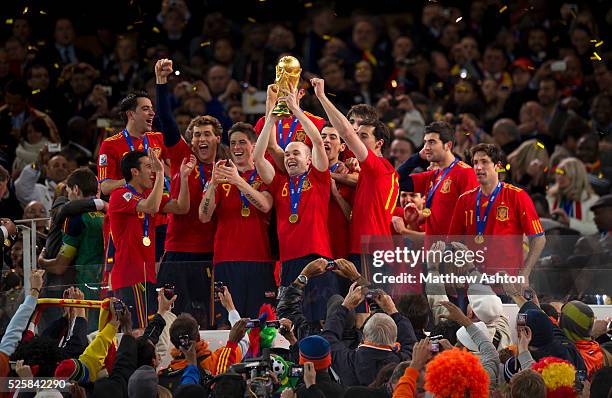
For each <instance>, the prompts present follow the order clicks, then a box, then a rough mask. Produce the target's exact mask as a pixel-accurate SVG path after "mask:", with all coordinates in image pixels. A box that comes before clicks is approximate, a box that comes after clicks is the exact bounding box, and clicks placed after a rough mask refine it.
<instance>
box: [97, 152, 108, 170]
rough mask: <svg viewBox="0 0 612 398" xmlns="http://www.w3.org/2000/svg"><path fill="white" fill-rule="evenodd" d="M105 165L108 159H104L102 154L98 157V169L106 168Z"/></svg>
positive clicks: (104, 156) (104, 155)
mask: <svg viewBox="0 0 612 398" xmlns="http://www.w3.org/2000/svg"><path fill="white" fill-rule="evenodd" d="M107 163H108V158H107V157H106V154H105V153H103V154H102V155H100V160H98V166H100V167H102V166H106V164H107Z"/></svg>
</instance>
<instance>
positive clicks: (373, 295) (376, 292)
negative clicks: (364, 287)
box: [365, 289, 385, 313]
mask: <svg viewBox="0 0 612 398" xmlns="http://www.w3.org/2000/svg"><path fill="white" fill-rule="evenodd" d="M383 294H385V292H384V291H382V290H380V289H373V290H370V291H369V292H367V293H366V296H365V299H366V303H368V307H369V308H370V312H373V313H379V312H384V311H383V310H382V308H380V306H379V305H378V303H377V302H376V299H377V298H378V297H380V296H382V295H383Z"/></svg>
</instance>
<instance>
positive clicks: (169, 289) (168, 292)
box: [157, 283, 174, 300]
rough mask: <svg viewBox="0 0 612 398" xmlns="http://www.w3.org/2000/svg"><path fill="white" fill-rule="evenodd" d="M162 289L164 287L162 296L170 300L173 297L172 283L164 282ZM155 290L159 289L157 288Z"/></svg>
mask: <svg viewBox="0 0 612 398" xmlns="http://www.w3.org/2000/svg"><path fill="white" fill-rule="evenodd" d="M163 289H164V296H165V297H166V300H172V297H174V285H171V284H169V283H166V284H165V285H164V288H163ZM157 290H158V291H159V289H157Z"/></svg>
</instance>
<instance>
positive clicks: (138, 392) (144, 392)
mask: <svg viewBox="0 0 612 398" xmlns="http://www.w3.org/2000/svg"><path fill="white" fill-rule="evenodd" d="M158 382H159V380H158V379H157V373H155V369H153V367H151V366H149V365H143V366H141V367H139V368H138V369H136V371H135V372H134V373H132V376H130V379H129V380H128V397H129V398H140V397H142V398H148V397H155V396H157V383H158Z"/></svg>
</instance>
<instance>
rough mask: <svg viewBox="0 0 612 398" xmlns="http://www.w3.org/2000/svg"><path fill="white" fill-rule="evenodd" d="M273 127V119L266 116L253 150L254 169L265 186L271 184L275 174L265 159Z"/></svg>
mask: <svg viewBox="0 0 612 398" xmlns="http://www.w3.org/2000/svg"><path fill="white" fill-rule="evenodd" d="M275 125H276V123H275V119H274V118H272V117H271V116H270V115H268V116H266V122H265V123H264V126H263V129H262V130H261V134H259V137H257V143H255V149H254V150H253V160H254V161H255V169H256V170H257V174H259V176H260V177H261V179H262V181H263V182H264V183H265V184H270V183H272V180H273V179H274V174H275V171H274V166H272V164H271V163H270V162H269V161H268V159H266V157H265V155H266V149H267V147H268V141H269V140H270V134H271V131H272V130H273V128H274V126H275Z"/></svg>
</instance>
